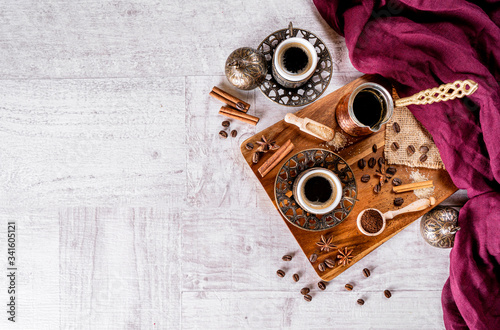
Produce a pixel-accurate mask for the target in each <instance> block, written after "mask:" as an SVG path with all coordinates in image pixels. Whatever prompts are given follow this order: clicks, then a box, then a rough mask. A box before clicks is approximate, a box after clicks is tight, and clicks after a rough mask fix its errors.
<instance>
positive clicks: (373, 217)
mask: <svg viewBox="0 0 500 330" xmlns="http://www.w3.org/2000/svg"><path fill="white" fill-rule="evenodd" d="M382 225H383V221H382V216H381V215H380V213H378V212H377V211H375V210H368V211H365V212H364V213H363V215H362V216H361V227H363V229H364V230H365V231H366V232H368V233H370V234H374V233H377V232H378V231H379V230H380V229H382Z"/></svg>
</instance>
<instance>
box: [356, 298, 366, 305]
mask: <svg viewBox="0 0 500 330" xmlns="http://www.w3.org/2000/svg"><path fill="white" fill-rule="evenodd" d="M357 303H358V305H361V306H363V305H364V304H365V301H364V300H363V299H358V301H357Z"/></svg>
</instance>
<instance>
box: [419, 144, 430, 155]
mask: <svg viewBox="0 0 500 330" xmlns="http://www.w3.org/2000/svg"><path fill="white" fill-rule="evenodd" d="M420 152H421V153H423V154H426V153H428V152H429V147H428V146H426V145H425V144H424V145H423V146H421V147H420Z"/></svg>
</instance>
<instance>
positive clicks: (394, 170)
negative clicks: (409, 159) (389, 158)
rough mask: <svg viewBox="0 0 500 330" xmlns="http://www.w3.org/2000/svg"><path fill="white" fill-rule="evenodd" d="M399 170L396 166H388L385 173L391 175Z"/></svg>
mask: <svg viewBox="0 0 500 330" xmlns="http://www.w3.org/2000/svg"><path fill="white" fill-rule="evenodd" d="M397 171H398V170H397V169H396V168H395V167H392V166H390V167H388V168H387V169H386V170H385V173H387V174H389V175H394V174H396V172H397Z"/></svg>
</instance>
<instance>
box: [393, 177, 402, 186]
mask: <svg viewBox="0 0 500 330" xmlns="http://www.w3.org/2000/svg"><path fill="white" fill-rule="evenodd" d="M402 183H403V181H401V179H399V178H394V179H392V185H393V186H396V187H397V186H400V185H401V184H402Z"/></svg>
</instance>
